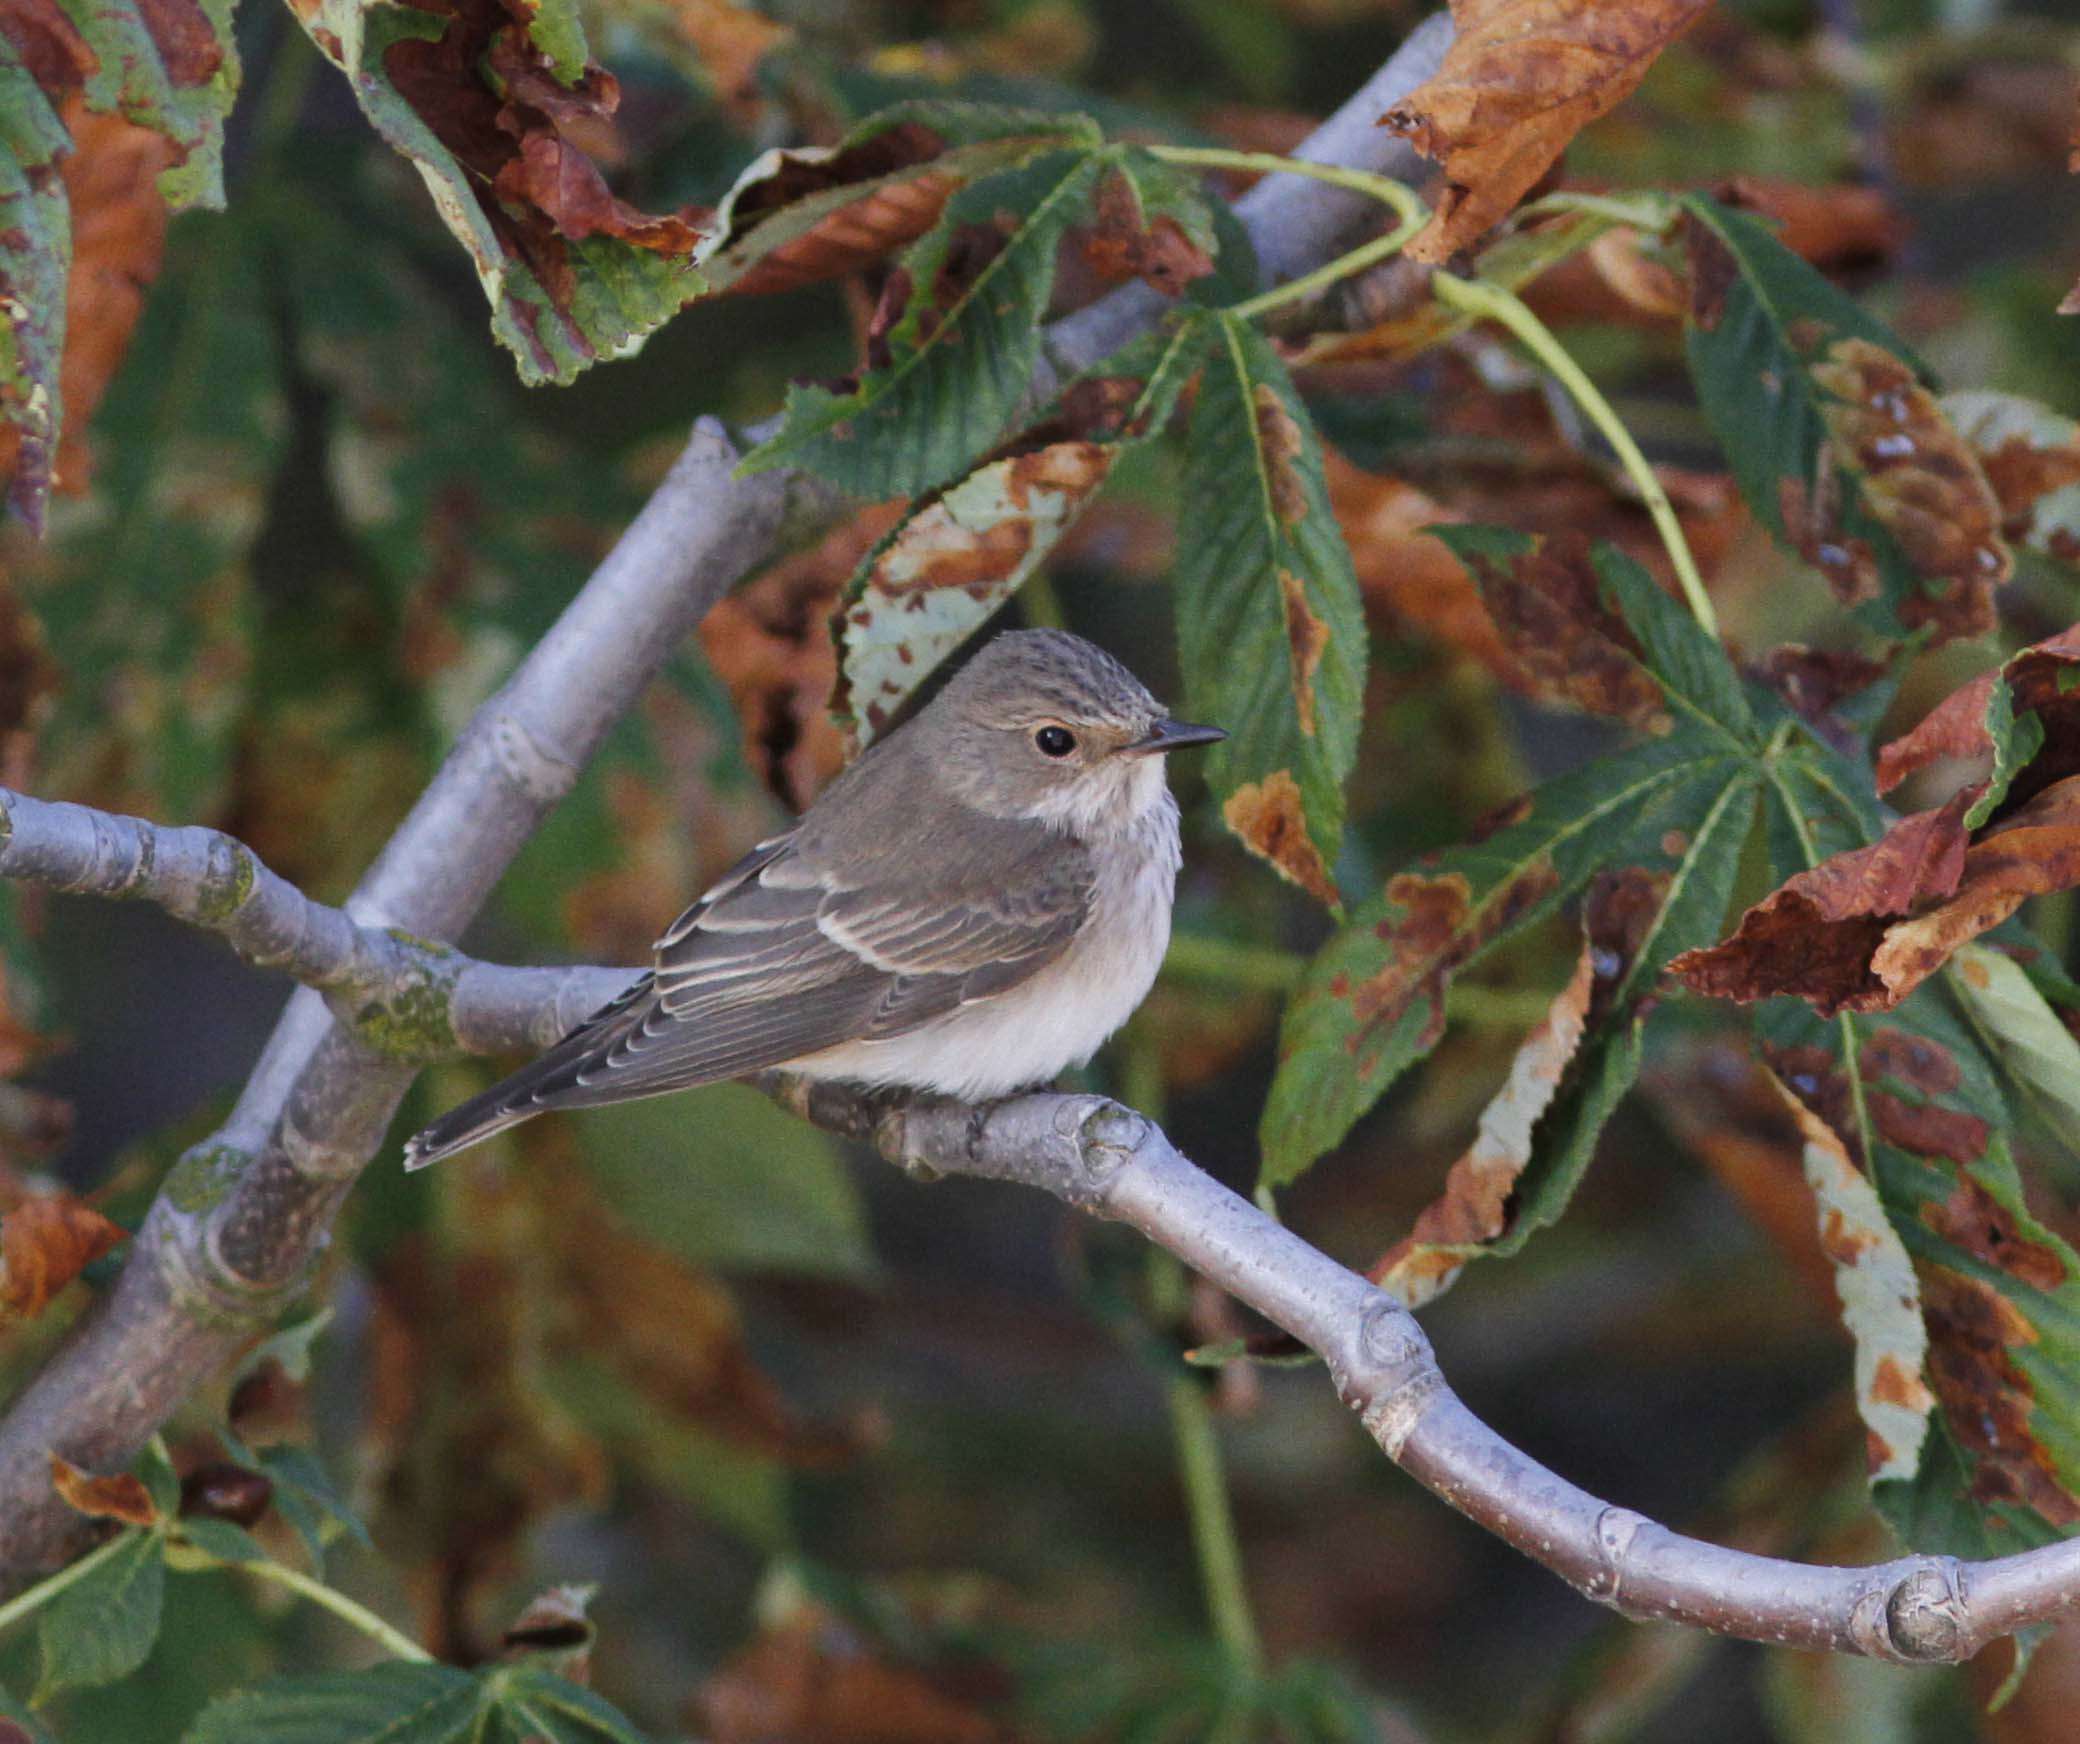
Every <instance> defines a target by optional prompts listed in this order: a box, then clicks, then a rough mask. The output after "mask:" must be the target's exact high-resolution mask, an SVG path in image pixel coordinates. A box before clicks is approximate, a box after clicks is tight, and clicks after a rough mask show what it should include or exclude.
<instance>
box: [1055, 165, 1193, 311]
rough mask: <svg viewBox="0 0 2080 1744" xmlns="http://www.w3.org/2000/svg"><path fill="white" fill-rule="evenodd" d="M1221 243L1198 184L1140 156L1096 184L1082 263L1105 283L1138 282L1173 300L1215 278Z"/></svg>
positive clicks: (1100, 178)
mask: <svg viewBox="0 0 2080 1744" xmlns="http://www.w3.org/2000/svg"><path fill="white" fill-rule="evenodd" d="M1218 249H1219V242H1218V240H1217V239H1216V238H1215V236H1214V230H1213V214H1212V212H1211V211H1210V210H1209V208H1208V207H1207V204H1206V197H1205V195H1204V194H1202V193H1201V192H1200V190H1199V183H1198V180H1197V178H1195V177H1193V176H1191V175H1188V174H1187V173H1185V172H1184V171H1183V170H1180V169H1178V168H1176V167H1175V166H1173V165H1171V164H1167V163H1164V162H1163V161H1162V159H1160V158H1156V157H1150V156H1149V155H1148V153H1146V152H1143V151H1134V150H1131V149H1129V150H1127V151H1125V152H1122V153H1121V154H1119V155H1118V156H1117V157H1116V158H1115V159H1114V160H1113V162H1112V165H1111V167H1110V168H1109V169H1107V170H1106V172H1105V173H1104V174H1103V175H1102V176H1101V177H1099V179H1098V188H1097V194H1096V198H1095V201H1094V203H1093V210H1092V215H1091V224H1090V228H1089V230H1088V231H1087V232H1086V233H1085V236H1084V239H1083V254H1084V259H1085V260H1086V261H1087V262H1089V264H1090V267H1091V270H1092V271H1093V272H1095V273H1096V274H1097V275H1098V277H1099V278H1101V279H1104V280H1106V281H1107V282H1108V283H1118V282H1120V281H1121V280H1124V279H1141V280H1144V281H1145V282H1146V283H1148V284H1150V285H1152V286H1153V287H1154V288H1155V289H1157V290H1159V291H1161V292H1162V293H1163V294H1164V295H1165V296H1169V297H1174V296H1177V295H1178V294H1179V293H1181V292H1182V291H1183V290H1184V288H1185V287H1186V286H1187V285H1189V284H1191V283H1193V282H1194V281H1195V280H1198V279H1203V278H1205V277H1206V275H1207V274H1208V273H1210V272H1212V271H1213V260H1214V255H1215V253H1216V252H1217V251H1218Z"/></svg>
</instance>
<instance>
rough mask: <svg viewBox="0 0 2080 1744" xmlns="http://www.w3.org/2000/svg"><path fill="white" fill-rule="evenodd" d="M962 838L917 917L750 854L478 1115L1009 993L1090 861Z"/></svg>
mask: <svg viewBox="0 0 2080 1744" xmlns="http://www.w3.org/2000/svg"><path fill="white" fill-rule="evenodd" d="M971 837H972V838H975V839H970V840H968V841H967V842H965V843H964V851H963V852H962V853H961V854H960V855H959V856H958V859H959V866H960V870H959V871H958V872H957V873H956V874H955V875H954V876H952V877H951V878H948V879H945V880H944V881H943V882H941V884H940V887H939V888H938V889H936V890H933V891H931V892H930V894H929V896H928V898H925V899H923V900H920V886H921V885H923V884H924V883H926V882H927V881H926V880H924V879H921V878H918V877H915V876H911V877H900V876H895V875H891V873H890V872H888V871H885V870H884V871H881V872H880V873H879V875H878V876H876V877H873V878H871V879H868V880H864V881H860V882H851V881H848V880H847V879H845V878H844V877H843V876H842V875H841V874H839V873H836V872H834V871H832V870H830V869H829V868H828V867H827V866H818V865H817V864H815V863H814V862H813V861H812V860H811V859H810V858H808V857H807V856H805V855H803V854H801V853H799V852H797V849H796V838H795V836H793V835H789V836H781V837H776V838H774V839H773V840H772V841H770V842H764V843H761V844H760V845H759V846H758V847H757V848H756V849H754V850H753V851H752V852H751V853H750V854H749V855H747V856H746V857H745V858H744V859H743V860H742V861H740V862H739V863H738V864H737V865H736V866H735V867H734V868H732V869H731V871H730V872H729V873H727V874H726V875H725V876H724V877H723V878H722V879H721V880H720V881H718V882H717V883H716V884H715V886H714V887H713V888H712V889H710V890H709V891H708V892H707V893H706V894H704V895H703V896H702V897H701V899H700V900H699V901H698V902H696V903H695V904H694V905H693V906H692V907H691V908H689V909H688V910H687V911H686V912H685V913H684V914H683V915H681V916H680V917H679V919H678V920H677V921H675V922H674V923H673V924H672V926H671V927H670V928H669V929H668V930H667V931H666V933H665V934H664V936H663V938H662V939H660V940H659V941H658V946H657V952H656V958H655V962H654V964H653V966H652V969H651V973H650V975H649V976H648V977H647V978H646V979H644V980H643V981H640V982H638V983H637V984H636V985H635V986H634V987H633V988H631V989H630V990H629V991H628V992H627V993H625V994H623V995H622V996H621V997H620V998H619V999H617V1000H616V1001H614V1003H613V1004H611V1005H609V1006H607V1007H605V1008H604V1009H603V1010H601V1011H599V1012H598V1013H596V1014H595V1015H594V1016H593V1017H592V1018H590V1019H588V1020H587V1021H586V1022H585V1023H584V1024H582V1025H580V1026H579V1027H578V1028H577V1029H576V1030H573V1031H572V1032H571V1034H570V1035H568V1036H567V1037H565V1038H564V1040H563V1041H561V1042H559V1043H558V1044H557V1045H556V1046H555V1047H554V1048H552V1049H550V1050H549V1052H548V1053H546V1054H544V1055H543V1056H542V1057H541V1058H540V1059H539V1060H537V1061H535V1062H534V1063H533V1064H532V1065H530V1066H527V1067H525V1068H523V1069H522V1070H521V1071H519V1072H517V1073H515V1074H514V1075H513V1076H512V1077H511V1078H508V1079H507V1080H505V1082H504V1083H502V1084H500V1085H498V1086H497V1087H496V1088H495V1089H493V1090H491V1091H487V1092H486V1093H485V1095H484V1096H483V1097H482V1098H480V1099H478V1100H479V1102H480V1103H481V1104H482V1111H483V1112H490V1111H493V1110H495V1111H497V1112H498V1113H499V1114H500V1115H502V1116H517V1115H518V1114H519V1112H520V1111H521V1110H522V1109H525V1110H526V1111H527V1112H533V1111H534V1110H536V1109H541V1108H558V1107H566V1108H567V1107H584V1106H589V1105H594V1104H598V1103H604V1102H618V1101H621V1100H623V1099H624V1098H627V1097H631V1096H649V1095H655V1094H657V1093H658V1092H660V1091H664V1090H677V1089H686V1088H690V1087H691V1086H694V1085H697V1084H712V1083H717V1082H720V1081H722V1080H724V1079H728V1078H740V1077H743V1076H745V1075H746V1074H748V1073H751V1072H757V1071H762V1070H764V1069H766V1068H767V1067H770V1066H776V1065H780V1064H782V1063H783V1062H785V1061H788V1060H793V1059H799V1058H801V1057H802V1056H803V1055H806V1054H813V1053H817V1052H820V1051H821V1050H823V1049H825V1048H829V1047H834V1046H836V1045H838V1044H839V1043H841V1042H847V1041H857V1040H872V1039H878V1038H886V1037H890V1036H896V1035H901V1034H902V1033H904V1032H905V1031H907V1030H911V1029H914V1028H916V1027H917V1026H918V1025H919V1024H922V1023H926V1022H929V1021H930V1020H931V1019H933V1018H935V1017H940V1016H943V1015H944V1014H945V1013H947V1012H949V1011H952V1010H954V1009H956V1008H957V1007H959V1006H961V1005H964V1004H967V1003H970V1002H972V1001H974V1000H978V999H987V998H990V997H993V996H994V995H996V994H999V993H1003V992H1006V991H1008V990H1009V989H1011V988H1013V987H1016V986H1017V985H1018V984H1019V983H1020V982H1022V981H1024V980H1025V979H1026V978H1027V977H1028V976H1030V975H1032V974H1034V973H1036V972H1037V971H1038V970H1040V969H1041V968H1043V967H1045V966H1046V965H1047V964H1048V963H1051V962H1053V961H1054V960H1055V959H1056V958H1057V957H1058V956H1060V954H1061V953H1062V951H1063V950H1064V949H1066V948H1067V946H1068V944H1069V942H1070V940H1072V939H1073V938H1074V937H1075V936H1076V934H1077V932H1078V930H1079V929H1080V928H1081V927H1082V925H1083V922H1084V919H1085V917H1086V916H1087V915H1088V913H1089V912H1090V903H1091V894H1092V869H1091V863H1090V858H1089V856H1088V855H1087V854H1086V852H1085V851H1084V850H1083V849H1082V848H1081V847H1080V846H1079V845H1078V844H1076V843H1074V842H1072V841H1069V840H1068V839H1066V838H1062V837H1053V838H1051V839H1050V841H1049V843H1048V844H1047V850H1046V852H1045V854H1044V856H1036V855H1035V854H1034V853H1033V841H1032V837H1031V835H1030V831H1029V828H1028V827H1027V826H1020V825H1007V824H1003V823H1001V822H1000V821H999V820H996V819H988V818H978V819H977V820H976V828H975V830H974V831H973V832H971ZM1036 862H1037V863H1036ZM464 1112H465V1110H462V1109H458V1110H457V1111H456V1113H457V1115H461V1114H463V1113H464ZM443 1124H444V1125H445V1124H446V1123H445V1122H444V1123H443Z"/></svg>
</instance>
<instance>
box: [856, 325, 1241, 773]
mask: <svg viewBox="0 0 2080 1744" xmlns="http://www.w3.org/2000/svg"><path fill="white" fill-rule="evenodd" d="M1205 344H1206V333H1205V330H1204V329H1203V328H1202V327H1199V326H1197V325H1192V324H1187V325H1185V326H1182V327H1179V328H1177V329H1176V330H1174V331H1173V332H1170V333H1168V334H1163V335H1158V336H1151V337H1150V338H1149V339H1147V340H1145V341H1137V342H1136V343H1135V344H1133V345H1131V346H1129V347H1127V348H1125V349H1124V350H1123V351H1121V352H1119V353H1116V354H1115V355H1114V356H1112V357H1110V358H1108V359H1106V360H1105V362H1104V363H1102V364H1100V365H1099V366H1098V368H1097V370H1094V371H1093V372H1092V373H1091V374H1089V375H1086V376H1084V377H1082V378H1079V380H1078V381H1076V382H1074V383H1072V384H1071V385H1070V387H1069V388H1068V389H1067V390H1066V391H1065V392H1064V394H1063V395H1062V397H1061V399H1060V400H1059V401H1058V402H1057V404H1056V405H1055V407H1054V408H1052V410H1051V412H1050V414H1049V415H1047V416H1045V417H1043V418H1042V419H1041V421H1040V423H1039V424H1038V425H1037V426H1036V427H1035V430H1034V431H1033V432H1029V433H1028V436H1027V437H1026V438H1023V439H1021V440H1020V441H1019V442H1017V443H1014V444H1011V445H1009V446H1007V448H1006V449H1005V450H1004V451H1003V452H1002V453H1001V454H999V455H998V456H995V457H993V458H991V459H989V460H987V461H985V462H984V463H983V464H982V465H980V466H978V467H976V468H975V469H974V470H973V471H972V472H970V473H968V474H967V475H966V476H965V477H963V478H961V479H960V480H958V481H957V482H956V483H954V484H953V485H951V486H949V487H948V488H947V489H946V490H945V491H944V492H942V493H939V494H937V495H934V496H932V497H930V498H928V499H927V500H925V501H924V502H922V503H920V504H916V505H913V506H912V507H911V509H910V510H909V511H908V512H907V513H906V514H905V515H904V516H903V518H902V519H901V520H900V521H898V522H897V523H896V525H895V526H894V527H893V528H892V529H891V530H890V531H889V532H888V534H887V536H886V537H885V538H883V539H882V540H881V542H880V543H879V544H878V545H877V546H875V547H874V549H873V550H872V551H871V552H870V553H869V554H868V555H867V556H866V558H865V559H864V560H863V561H862V562H861V563H860V565H859V567H858V569H857V570H856V571H855V572H854V574H853V576H852V579H851V581H850V582H849V583H848V584H847V586H846V588H845V590H844V593H843V596H842V597H841V599H840V600H839V602H838V606H837V609H836V611H835V613H834V614H833V615H832V617H831V630H832V634H833V635H834V637H835V638H836V640H837V643H838V650H839V658H840V662H841V665H840V671H839V679H838V685H837V688H836V690H835V691H834V693H833V695H832V698H831V712H832V713H833V715H835V716H836V718H837V719H838V721H839V723H840V724H841V725H842V726H843V728H844V729H845V730H846V732H847V733H848V735H849V736H850V738H851V739H852V741H853V743H854V744H855V745H859V746H864V745H866V744H868V743H869V742H871V741H872V740H873V739H875V738H877V737H879V736H880V734H881V733H882V732H884V731H885V730H886V729H887V728H888V726H889V725H890V724H891V723H892V722H893V721H894V720H896V719H897V718H898V717H899V716H900V714H901V713H902V711H903V709H904V707H905V706H906V705H907V703H908V702H909V700H910V698H911V696H912V695H913V694H914V693H915V691H916V690H917V688H918V686H919V685H921V684H923V683H924V682H925V681H926V680H927V679H928V678H930V677H931V675H932V674H933V673H934V672H935V671H936V670H937V669H938V668H939V666H940V664H941V663H942V662H943V661H944V660H946V658H947V657H948V656H949V655H951V654H952V653H953V652H954V651H955V650H956V649H958V648H959V647H960V646H961V645H962V644H963V643H964V642H966V641H967V639H968V638H969V637H970V636H971V635H973V634H974V633H975V631H976V630H977V629H979V628H980V627H981V626H982V625H983V624H984V623H985V622H987V621H988V620H989V618H990V617H992V616H993V615H994V614H995V613H996V612H997V611H998V610H999V609H1000V608H1001V607H1002V606H1003V604H1004V602H1005V601H1006V600H1008V599H1009V598H1010V597H1011V596H1012V594H1013V593H1015V592H1016V591H1017V590H1018V588H1019V587H1020V586H1021V585H1022V584H1023V583H1024V582H1025V580H1026V578H1027V577H1028V576H1029V575H1031V574H1032V573H1033V572H1034V571H1035V570H1036V569H1038V568H1039V566H1040V565H1041V564H1042V563H1043V562H1045V561H1046V559H1047V558H1048V556H1049V555H1050V554H1051V553H1052V552H1053V550H1054V549H1055V547H1056V545H1057V544H1058V543H1059V542H1060V540H1061V539H1062V537H1063V535H1064V534H1066V533H1067V532H1068V531H1069V529H1070V528H1071V527H1072V526H1074V525H1075V523H1076V520H1077V518H1078V517H1079V516H1080V515H1081V514H1082V513H1083V511H1084V510H1085V509H1086V508H1087V507H1088V506H1089V505H1090V503H1091V500H1092V499H1093V498H1094V497H1095V496H1096V495H1097V494H1098V492H1099V491H1100V490H1102V489H1103V488H1104V485H1105V481H1106V479H1107V478H1109V477H1110V476H1111V474H1112V468H1113V464H1114V463H1115V462H1116V461H1117V460H1118V458H1119V456H1120V455H1121V453H1123V452H1124V451H1125V450H1126V449H1127V448H1129V447H1131V446H1133V445H1135V444H1136V443H1138V442H1140V441H1142V440H1144V439H1146V438H1147V437H1149V436H1151V435H1154V434H1158V433H1160V432H1161V430H1162V429H1163V427H1164V425H1165V424H1166V423H1167V422H1168V421H1169V417H1170V413H1171V411H1172V410H1173V409H1174V408H1175V406H1176V404H1177V398H1178V395H1179V394H1180V393H1181V392H1182V391H1183V389H1184V387H1185V384H1186V383H1187V382H1188V381H1189V380H1190V378H1191V375H1192V372H1193V371H1194V370H1195V369H1196V368H1197V367H1198V363H1199V360H1200V358H1201V357H1203V355H1204V353H1205Z"/></svg>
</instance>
